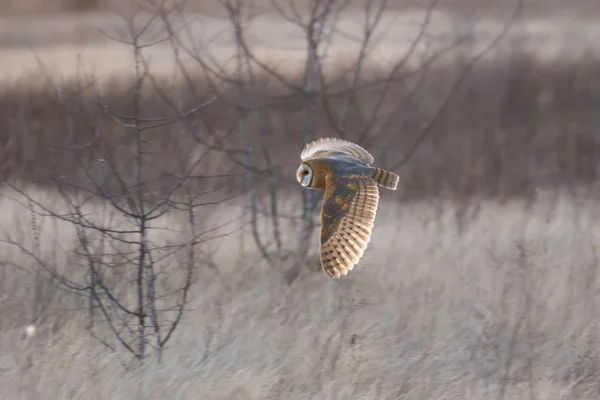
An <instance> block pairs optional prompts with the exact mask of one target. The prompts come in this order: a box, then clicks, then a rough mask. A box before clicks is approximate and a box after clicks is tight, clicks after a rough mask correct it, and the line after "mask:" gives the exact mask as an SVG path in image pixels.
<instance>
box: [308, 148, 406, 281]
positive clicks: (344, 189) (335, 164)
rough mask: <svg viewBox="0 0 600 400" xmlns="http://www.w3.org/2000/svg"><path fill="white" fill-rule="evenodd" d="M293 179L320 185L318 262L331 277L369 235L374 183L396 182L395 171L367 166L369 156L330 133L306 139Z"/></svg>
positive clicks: (345, 267)
mask: <svg viewBox="0 0 600 400" xmlns="http://www.w3.org/2000/svg"><path fill="white" fill-rule="evenodd" d="M300 160H301V164H300V167H298V170H297V171H296V179H297V180H298V182H299V183H300V184H301V185H302V186H304V187H305V188H309V189H321V190H325V195H324V197H323V204H322V208H321V246H320V258H321V266H322V267H323V270H324V271H325V273H326V274H327V275H328V276H330V277H332V278H340V276H342V275H347V274H348V272H349V271H351V270H352V268H354V265H356V264H357V263H358V262H359V260H360V258H361V257H362V255H363V253H364V251H365V249H366V248H367V244H368V243H369V240H370V238H371V231H372V229H373V222H374V220H375V214H376V212H377V206H378V203H379V190H378V186H382V187H385V188H387V189H390V190H396V188H397V187H398V181H399V180H400V178H399V176H398V175H396V174H394V173H392V172H389V171H386V170H384V169H381V168H375V167H371V166H370V164H372V163H373V161H374V158H373V156H372V155H371V154H369V152H367V151H366V150H365V149H363V148H362V147H360V146H359V145H357V144H354V143H351V142H348V141H346V140H342V139H336V138H321V139H319V140H315V141H313V142H311V143H308V144H307V145H306V147H305V148H304V150H303V151H302V153H301V154H300Z"/></svg>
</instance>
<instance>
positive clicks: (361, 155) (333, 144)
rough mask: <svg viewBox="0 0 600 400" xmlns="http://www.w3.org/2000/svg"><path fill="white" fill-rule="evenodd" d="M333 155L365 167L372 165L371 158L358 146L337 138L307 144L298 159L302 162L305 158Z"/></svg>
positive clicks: (322, 139)
mask: <svg viewBox="0 0 600 400" xmlns="http://www.w3.org/2000/svg"><path fill="white" fill-rule="evenodd" d="M334 155H342V156H346V157H351V158H354V159H357V160H359V161H361V162H363V163H365V164H367V165H370V164H372V163H373V161H374V159H373V156H372V155H371V154H370V153H369V152H368V151H366V150H365V149H363V148H362V147H360V146H359V145H357V144H355V143H352V142H348V141H346V140H342V139H337V138H321V139H318V140H315V141H313V142H311V143H308V144H307V145H306V147H305V148H304V150H302V153H301V154H300V159H301V160H302V161H304V160H306V159H307V158H315V157H330V156H334Z"/></svg>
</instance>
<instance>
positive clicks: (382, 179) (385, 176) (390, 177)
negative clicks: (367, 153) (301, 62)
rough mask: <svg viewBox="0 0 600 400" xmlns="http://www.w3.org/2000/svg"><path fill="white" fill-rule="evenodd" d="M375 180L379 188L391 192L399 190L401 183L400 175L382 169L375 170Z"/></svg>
mask: <svg viewBox="0 0 600 400" xmlns="http://www.w3.org/2000/svg"><path fill="white" fill-rule="evenodd" d="M373 179H374V180H375V183H377V184H378V185H379V186H383V187H384V188H387V189H390V190H396V189H397V188H398V182H399V181H400V177H399V176H398V175H396V174H395V173H393V172H390V171H386V170H385V169H381V168H374V169H373Z"/></svg>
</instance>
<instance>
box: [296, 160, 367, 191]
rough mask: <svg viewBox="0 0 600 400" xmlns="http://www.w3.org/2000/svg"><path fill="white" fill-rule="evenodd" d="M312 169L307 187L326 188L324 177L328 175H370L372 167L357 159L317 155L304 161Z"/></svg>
mask: <svg viewBox="0 0 600 400" xmlns="http://www.w3.org/2000/svg"><path fill="white" fill-rule="evenodd" d="M305 164H307V165H309V166H310V167H311V169H312V171H313V179H314V182H313V185H311V186H307V188H309V189H323V190H325V189H326V188H327V183H326V179H327V177H328V176H330V175H331V176H334V177H335V176H345V177H350V176H356V177H371V176H372V175H373V170H374V168H373V167H370V166H368V165H365V164H364V163H361V162H360V161H358V160H354V159H350V158H344V157H319V158H312V159H310V160H307V161H305Z"/></svg>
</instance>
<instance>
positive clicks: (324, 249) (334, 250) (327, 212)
mask: <svg viewBox="0 0 600 400" xmlns="http://www.w3.org/2000/svg"><path fill="white" fill-rule="evenodd" d="M350 180H351V181H352V182H354V183H356V185H347V184H346V183H347V182H348V181H350ZM351 187H352V188H353V189H350V188H351ZM378 204H379V190H378V188H377V184H376V183H375V181H374V180H373V179H372V178H369V177H364V176H363V177H356V176H354V177H348V178H342V179H340V178H338V179H333V178H331V179H329V180H328V181H327V188H326V190H325V197H324V198H323V210H322V216H321V219H322V225H321V264H322V266H323V270H324V271H325V273H326V274H327V275H329V276H330V277H332V278H339V277H340V276H342V275H347V274H348V272H349V271H351V270H352V269H353V268H354V265H356V264H357V263H358V262H359V261H360V259H361V257H362V256H363V254H364V252H365V250H366V248H367V245H368V243H369V240H370V239H371V233H372V230H373V223H374V221H375V215H376V214H377V207H378Z"/></svg>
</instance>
